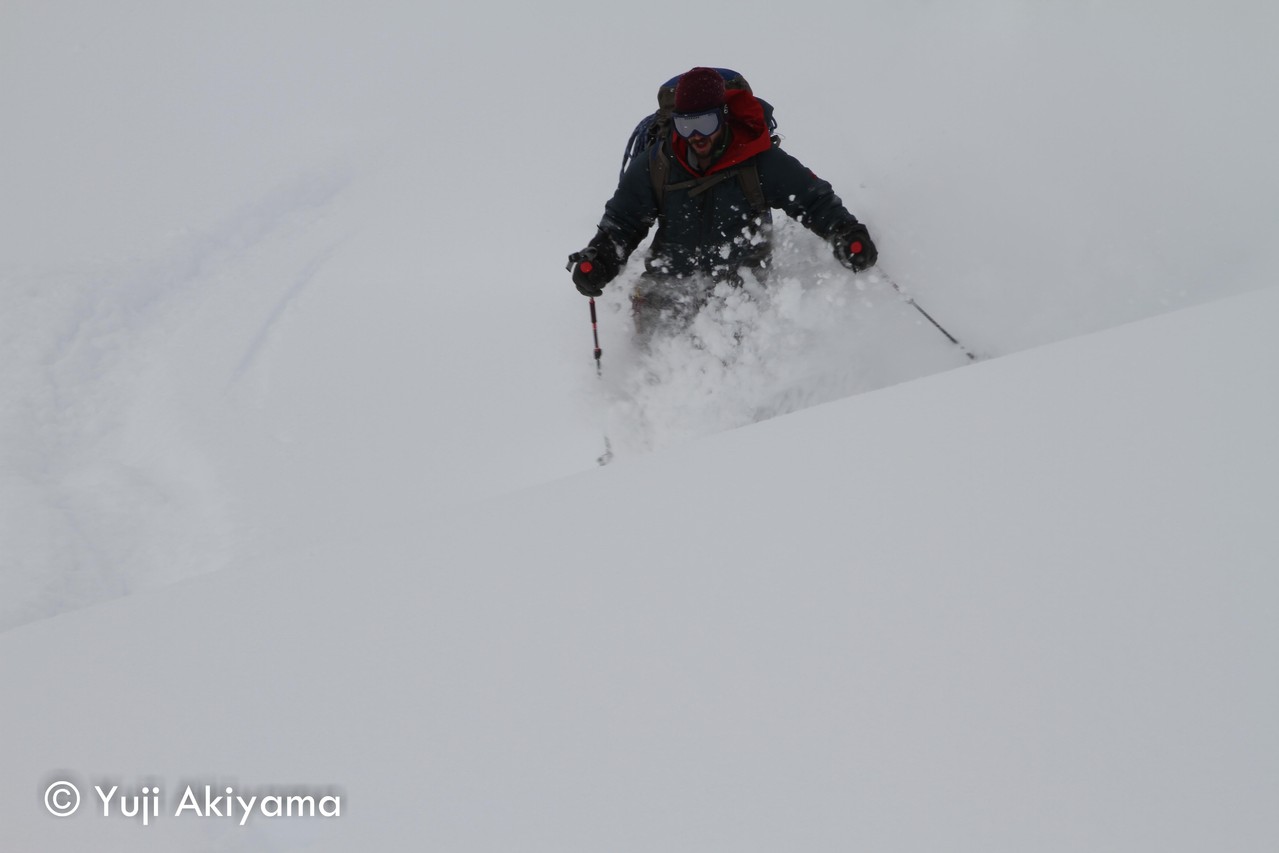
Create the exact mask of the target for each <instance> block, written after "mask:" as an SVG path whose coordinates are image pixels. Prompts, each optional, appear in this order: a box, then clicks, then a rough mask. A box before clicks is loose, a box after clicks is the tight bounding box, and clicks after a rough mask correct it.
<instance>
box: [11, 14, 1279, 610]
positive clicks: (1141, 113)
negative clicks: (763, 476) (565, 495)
mask: <svg viewBox="0 0 1279 853" xmlns="http://www.w3.org/2000/svg"><path fill="white" fill-rule="evenodd" d="M649 8H650V12H649V13H648V14H644V15H626V16H621V17H619V16H617V15H614V14H612V13H607V14H606V13H605V12H603V11H601V10H600V9H599V8H598V7H597V6H595V5H594V4H586V3H580V2H576V0H554V2H551V3H546V4H539V5H537V6H536V7H529V8H521V9H508V8H496V7H490V6H489V5H486V4H473V5H471V6H467V7H466V8H454V7H451V6H450V7H447V8H446V7H444V6H439V7H438V8H437V7H435V6H422V5H421V4H400V3H394V2H382V3H375V4H373V5H371V6H368V7H364V6H362V7H361V8H360V9H358V10H356V9H354V8H353V7H350V6H349V4H344V3H336V2H319V3H317V2H300V0H278V2H272V3H268V4H261V3H247V2H231V3H222V4H218V5H217V6H216V7H214V6H208V7H201V6H199V5H190V4H184V5H178V6H175V5H173V4H171V3H167V2H155V0H139V2H131V3H128V4H126V5H124V6H119V5H116V4H112V5H110V6H106V5H103V4H98V3H88V2H77V0H58V1H57V2H49V3H27V2H15V3H7V4H4V7H3V9H0V76H3V79H5V80H7V81H11V85H8V86H5V87H4V88H3V90H0V116H3V117H4V121H5V127H6V129H8V130H9V132H6V133H5V134H0V234H3V235H4V237H3V242H4V251H3V252H0V506H3V507H4V511H3V512H2V513H0V628H4V627H11V626H14V625H19V624H23V623H25V622H29V621H31V620H34V619H39V618H42V617H45V616H49V615H52V614H56V613H60V612H64V611H66V610H68V609H74V608H77V607H81V606H84V605H86V604H90V603H93V602H95V601H101V600H104V599H109V598H112V597H116V596H119V595H124V594H129V593H132V592H136V591H139V590H143V589H151V588H156V587H158V586H161V585H163V584H165V583H168V582H170V581H172V580H175V579H178V578H183V577H189V576H193V575H196V574H201V573H204V572H208V571H212V570H216V569H219V568H223V567H227V566H231V565H236V564H244V563H251V562H254V561H256V560H266V559H270V558H272V557H273V556H275V555H279V554H282V553H288V552H290V551H293V550H296V549H298V548H301V547H305V546H306V544H307V543H308V542H310V541H312V540H313V539H315V538H316V537H321V536H325V535H327V534H330V533H333V532H334V531H339V530H340V531H344V532H346V533H348V534H350V535H352V536H359V535H361V532H362V531H363V530H365V529H367V528H368V527H369V526H370V525H373V524H377V523H380V522H382V521H384V520H386V519H387V518H388V517H400V518H406V519H407V518H415V517H419V516H421V515H423V514H429V513H431V512H433V511H435V510H439V509H443V508H446V507H451V506H459V505H466V504H469V503H470V502H472V501H474V500H477V499H481V498H484V497H488V496H492V495H497V494H501V493H504V492H507V491H510V490H512V489H517V488H523V487H527V486H531V485H534V484H537V483H541V482H545V481H547V480H551V479H554V478H558V477H561V476H565V475H567V474H571V473H573V472H577V471H581V470H585V469H586V468H588V467H590V466H591V465H592V464H593V462H594V459H595V457H596V456H597V455H598V454H599V453H600V452H601V447H600V444H601V442H602V439H601V437H600V433H601V431H603V430H607V431H608V432H609V433H610V436H611V438H612V439H613V441H614V443H615V444H616V445H617V450H618V453H619V455H621V456H625V455H627V454H628V453H629V454H631V455H634V454H636V453H645V452H648V451H650V450H652V449H660V448H663V447H669V446H672V445H674V444H678V443H680V442H683V441H686V440H689V439H690V438H693V437H696V436H699V435H705V434H707V433H708V432H713V431H717V430H721V429H724V428H728V427H733V426H739V425H741V424H743V423H747V422H750V421H751V420H753V419H754V418H756V417H758V416H760V415H763V414H770V413H773V412H784V411H786V410H789V409H792V408H797V407H802V406H804V405H808V404H810V403H814V402H822V401H825V400H829V399H833V398H838V397H840V396H846V395H848V394H851V393H858V392H862V391H866V390H870V389H873V388H877V387H882V386H884V385H888V384H892V383H894V382H899V381H902V380H903V379H908V378H912V377H917V376H922V375H925V374H928V373H932V372H936V371H939V370H944V369H948V368H950V367H953V366H955V364H956V363H957V362H956V361H955V360H954V359H953V358H952V354H951V353H948V352H946V351H944V350H942V349H938V340H936V339H935V338H934V335H935V333H934V332H933V331H932V330H931V329H929V328H914V325H913V324H914V320H915V319H917V318H912V317H911V315H910V313H909V311H907V312H906V313H902V311H901V306H900V304H899V303H898V301H897V299H896V296H895V294H893V293H891V291H889V290H888V289H887V288H886V286H885V284H884V283H883V282H882V281H876V280H875V279H874V278H873V277H867V278H866V279H865V280H863V281H861V282H856V281H854V280H852V279H851V278H849V277H847V276H845V275H843V274H841V273H840V272H839V270H838V268H837V267H836V266H835V265H834V263H833V261H832V260H831V259H830V257H829V254H828V252H827V251H826V249H825V247H823V246H821V245H820V244H819V243H817V242H816V241H814V240H811V239H807V238H808V235H807V234H806V232H803V231H802V230H798V229H797V230H795V231H794V232H793V234H792V235H791V240H792V242H791V244H790V245H789V247H788V251H789V261H790V264H791V267H790V270H789V276H788V280H787V282H786V283H785V286H784V287H782V288H780V289H779V292H778V293H777V294H776V298H775V299H774V300H773V302H772V303H771V307H772V308H773V309H775V310H774V311H773V312H772V313H768V314H765V315H764V318H765V325H764V326H763V327H762V328H759V327H757V328H759V331H760V332H761V333H760V334H759V335H758V336H757V337H756V338H754V339H753V341H754V343H755V344H757V347H756V349H754V350H750V351H747V352H746V353H745V358H744V359H743V360H742V362H741V367H742V368H744V369H743V370H736V371H733V372H729V373H727V374H725V373H724V372H723V371H720V370H719V369H718V368H717V367H716V366H715V364H716V363H708V362H707V361H706V359H705V356H704V353H696V352H690V351H688V350H687V349H680V348H678V347H676V348H674V349H673V350H672V351H669V352H667V353H665V355H666V357H665V358H664V360H659V361H658V362H657V363H656V364H652V365H649V364H640V363H637V362H636V361H635V360H633V359H631V358H630V354H629V353H628V350H627V342H626V339H627V334H628V329H627V322H626V318H625V316H624V313H623V312H622V311H621V310H616V311H614V310H608V311H606V312H605V314H604V317H603V318H602V329H601V335H602V338H603V341H602V343H603V345H604V348H605V351H606V356H605V368H606V371H605V379H604V383H603V387H601V383H600V382H599V381H598V380H596V378H595V377H594V375H593V372H592V369H591V363H590V345H591V344H590V339H589V329H588V328H587V318H586V308H585V306H584V305H583V304H582V302H583V301H582V300H581V298H580V297H579V296H578V295H577V294H576V293H575V292H573V291H572V289H571V286H570V285H569V282H568V280H567V276H566V274H564V272H563V264H564V258H565V256H566V255H567V253H568V252H570V251H572V250H574V249H576V248H579V247H580V246H581V245H582V244H584V242H585V241H586V240H587V239H588V238H589V236H590V234H591V233H592V230H593V227H594V224H595V222H596V221H597V219H598V217H599V214H600V211H601V209H602V205H603V202H604V200H605V198H606V197H607V196H608V194H609V193H610V192H611V190H612V186H613V176H614V174H615V168H616V165H617V162H618V159H619V158H620V149H621V145H622V141H623V140H624V139H625V136H626V133H627V132H628V131H629V129H630V127H631V126H632V125H633V123H634V122H635V120H636V119H637V118H638V116H640V115H642V114H644V113H645V112H646V111H648V110H649V109H650V108H651V106H652V101H653V94H654V90H653V87H654V86H655V85H656V82H658V81H661V80H664V79H666V78H667V77H668V76H670V75H671V74H674V73H676V72H677V71H679V70H681V69H684V68H687V67H689V66H691V65H694V64H704V63H710V64H722V65H728V66H733V67H737V68H740V69H741V70H743V71H745V72H746V73H747V75H748V77H749V79H751V81H752V82H753V83H754V85H755V87H756V88H757V89H758V90H759V91H760V92H761V93H762V94H764V95H765V96H767V97H768V98H770V99H771V100H772V101H773V102H774V103H775V105H776V106H777V110H778V112H777V114H778V117H779V120H780V121H781V127H782V132H783V134H784V135H785V137H786V138H785V142H784V144H785V145H786V147H787V148H788V150H790V151H792V152H793V153H794V154H796V155H797V156H799V157H800V158H801V159H802V160H803V161H804V162H805V163H807V164H808V165H810V166H812V167H813V168H814V169H816V170H817V171H818V172H819V173H820V174H821V175H822V176H823V177H826V178H828V179H829V180H831V181H832V183H833V184H834V185H835V186H836V188H837V189H838V190H839V191H840V193H841V194H842V195H843V197H844V198H845V199H846V200H847V202H848V204H849V206H850V207H851V208H852V209H853V210H854V211H855V212H856V213H858V215H860V216H862V217H863V218H864V219H866V220H867V221H868V222H869V223H870V224H871V227H872V229H873V230H874V233H875V235H876V239H877V241H878V243H879V245H880V248H881V257H882V259H883V270H884V272H886V273H887V274H888V275H891V276H892V277H893V278H894V279H895V280H896V281H897V282H898V283H899V284H900V285H902V286H903V287H905V288H906V289H907V290H909V291H910V292H911V293H913V294H914V295H915V296H916V297H917V298H919V300H920V302H921V304H923V305H925V306H926V307H927V308H928V309H929V310H930V311H931V312H932V313H933V314H934V315H935V316H937V317H938V318H939V319H941V320H942V321H943V322H944V323H946V325H947V326H948V327H949V328H950V329H951V330H952V331H954V332H955V333H956V334H958V335H959V336H960V337H961V338H963V339H964V340H965V342H966V343H968V344H969V345H970V346H971V347H972V348H974V349H975V350H978V351H979V352H982V353H984V354H987V355H999V354H1002V353H1007V352H1013V351H1017V350H1021V349H1025V348H1027V347H1031V346H1036V345H1041V344H1043V343H1047V342H1050V341H1055V340H1061V339H1064V338H1068V337H1071V336H1074V335H1078V334H1082V333H1086V332H1089V331H1093V330H1097V329H1101V328H1106V327H1108V326H1112V325H1115V324H1117V323H1122V322H1127V321H1131V320H1135V319H1138V318H1141V317H1147V316H1151V315H1153V314H1156V313H1161V312H1163V311H1166V310H1169V309H1171V308H1176V307H1179V306H1184V305H1191V304H1196V303H1199V302H1203V301H1207V300H1211V299H1215V298H1219V297H1222V296H1226V295H1230V294H1233V293H1239V292H1242V291H1243V290H1246V289H1249V288H1252V287H1256V286H1258V285H1259V284H1265V283H1267V282H1268V281H1269V278H1268V275H1267V271H1268V270H1271V269H1273V268H1274V258H1273V248H1272V247H1273V241H1272V240H1271V239H1270V235H1271V234H1273V233H1274V231H1275V228H1276V227H1277V226H1279V209H1277V208H1276V206H1275V204H1274V199H1275V198H1276V197H1279V168H1277V167H1276V165H1275V158H1274V157H1273V151H1274V150H1276V148H1279V138H1276V128H1277V127H1279V122H1276V120H1275V118H1274V115H1273V111H1270V110H1265V109H1262V108H1260V105H1261V104H1265V103H1268V102H1269V100H1270V98H1271V89H1272V81H1273V80H1274V79H1275V77H1276V71H1277V69H1276V67H1275V65H1276V61H1275V59H1274V56H1275V54H1274V51H1273V50H1272V49H1271V48H1272V45H1273V44H1274V42H1275V39H1276V37H1277V36H1279V27H1277V26H1276V23H1277V18H1279V13H1276V12H1275V11H1274V10H1272V9H1269V8H1263V7H1261V6H1259V5H1258V4H1255V3H1245V2H1238V3H1224V4H1218V5H1216V6H1214V7H1212V8H1211V9H1208V8H1206V7H1201V6H1200V5H1199V4H1190V3H1157V4H1156V3H1142V2H1137V3H1129V4H1124V5H1122V6H1120V7H1115V6H1113V5H1110V4H1087V5H1083V6H1080V5H1079V4H1070V5H1064V4H1062V5H1057V4H1040V5H1033V6H1032V5H1027V4H1019V3H1013V2H994V0H991V2H982V3H976V4H965V5H964V6H963V7H962V8H960V7H957V8H954V9H951V8H948V7H939V6H938V5H937V4H934V3H925V2H916V3H909V2H908V3H893V4H888V3H865V4H855V5H849V6H841V7H839V8H838V9H836V10H831V9H830V8H829V6H828V5H827V4H820V3H810V2H799V3H791V4H787V5H786V7H785V9H782V8H781V7H778V6H777V5H775V4H763V5H757V6H751V7H749V8H742V9H740V10H739V14H736V15H733V16H725V15H723V14H722V13H721V12H720V11H719V10H717V9H714V8H709V7H708V8H698V9H689V8H688V6H687V4H675V3H666V2H664V0H663V2H659V3H657V4H650V7H649ZM619 14H620V13H619ZM675 18H678V19H679V20H680V21H681V22H682V24H681V26H680V27H679V28H678V29H679V33H678V34H675V33H672V32H671V27H670V26H669V24H668V21H669V20H673V19H675ZM495 19H497V20H501V21H502V26H501V27H495V26H493V23H492V22H493V21H494V20H495ZM622 26H625V27H626V29H627V30H628V33H629V35H630V37H631V39H632V40H633V42H634V43H635V44H645V45H648V47H646V48H645V49H644V50H636V51H629V50H620V51H619V50H618V44H617V31H618V28H619V27H622ZM712 34H713V44H708V36H712ZM765 45H766V49H765V48H764V46H765ZM587 69H589V70H591V71H593V72H594V73H585V71H584V70H587ZM634 274H635V270H634V269H632V270H631V271H630V275H631V276H633V275H634ZM624 287H625V281H623V282H622V283H621V284H619V286H617V287H614V288H613V289H612V290H611V292H610V293H609V299H610V300H611V303H610V306H609V307H610V308H611V309H620V306H621V304H622V302H623V298H624V293H623V292H622V291H623V290H624ZM720 319H722V318H720ZM773 319H777V320H778V322H776V323H771V320H773ZM770 323H771V324H770ZM761 368H762V370H763V372H762V373H761V372H760V370H761ZM704 369H705V370H704ZM650 374H654V375H656V376H658V377H660V378H662V380H663V382H662V383H661V384H659V385H658V386H651V385H648V384H645V383H644V379H646V378H647V377H648V376H649V375H650ZM601 399H603V400H605V401H606V404H607V405H606V410H605V411H604V412H602V413H601V411H600V401H601ZM690 400H696V401H699V402H698V403H697V404H692V403H690Z"/></svg>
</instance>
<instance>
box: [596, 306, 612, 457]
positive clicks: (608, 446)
mask: <svg viewBox="0 0 1279 853" xmlns="http://www.w3.org/2000/svg"><path fill="white" fill-rule="evenodd" d="M591 334H592V335H593V336H594V337H595V375H596V376H598V377H599V378H600V380H601V381H603V379H604V368H603V367H602V366H601V363H600V356H601V355H603V354H604V350H602V349H600V323H599V319H598V318H597V317H596V316H595V297H594V296H592V297H591ZM612 461H613V442H611V441H609V440H608V430H607V429H605V430H604V453H603V454H602V455H601V456H600V457H599V458H598V459H596V460H595V462H596V463H597V464H599V465H601V466H603V465H607V464H608V463H610V462H612Z"/></svg>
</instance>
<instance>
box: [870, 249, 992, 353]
mask: <svg viewBox="0 0 1279 853" xmlns="http://www.w3.org/2000/svg"><path fill="white" fill-rule="evenodd" d="M879 274H880V275H882V276H883V277H884V281H886V282H888V283H889V284H891V285H892V286H893V290H895V291H897V293H898V294H899V295H900V296H901V298H902V299H904V300H906V304H907V305H910V306H911V307H912V308H914V309H915V310H916V311H918V312H919V313H920V314H923V315H924V319H925V320H927V321H928V322H930V323H932V324H933V325H934V326H936V327H937V331H939V332H941V333H942V334H943V335H945V336H946V340H948V341H950V342H951V343H952V344H954V345H955V346H957V347H959V351H960V352H962V353H963V354H964V355H966V356H968V360H969V361H976V360H977V356H975V355H973V353H972V351H971V350H969V349H968V347H966V346H964V345H963V344H961V343H960V342H959V339H958V338H956V337H955V336H954V335H952V334H951V333H950V332H948V331H946V327H945V326H943V325H942V324H941V323H938V322H937V321H936V320H934V319H933V315H931V314H929V313H928V312H927V311H925V310H924V307H923V306H922V305H920V304H919V303H918V302H916V301H915V300H914V299H913V298H912V297H911V296H910V295H909V294H907V293H906V291H904V290H902V289H901V287H899V286H898V284H897V282H895V281H893V279H892V277H891V276H889V275H888V274H887V273H885V272H884V271H883V270H880V271H879Z"/></svg>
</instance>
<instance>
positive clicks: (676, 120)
mask: <svg viewBox="0 0 1279 853" xmlns="http://www.w3.org/2000/svg"><path fill="white" fill-rule="evenodd" d="M723 116H724V108H723V107H716V108H715V109H713V110H711V111H710V112H705V113H690V114H688V115H682V114H680V113H675V114H674V115H673V116H671V121H672V123H673V124H674V125H675V132H676V133H678V134H679V135H680V136H682V137H684V138H685V139H688V138H689V137H691V136H693V135H695V134H700V135H701V136H711V135H712V134H714V133H715V131H717V130H719V124H720V121H721V120H722V119H723Z"/></svg>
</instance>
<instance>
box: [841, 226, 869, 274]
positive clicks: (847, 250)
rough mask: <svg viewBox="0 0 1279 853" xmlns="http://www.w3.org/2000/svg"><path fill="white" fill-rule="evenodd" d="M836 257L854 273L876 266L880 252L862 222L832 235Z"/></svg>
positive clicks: (845, 227)
mask: <svg viewBox="0 0 1279 853" xmlns="http://www.w3.org/2000/svg"><path fill="white" fill-rule="evenodd" d="M831 242H832V243H833V245H834V248H835V257H836V258H838V259H839V262H840V263H841V264H843V265H844V266H846V267H848V268H849V269H850V270H852V271H853V272H861V271H862V270H868V269H870V268H871V267H873V266H875V261H877V260H879V251H878V250H876V248H875V244H874V243H873V242H872V241H871V239H870V232H869V231H867V230H866V226H865V225H862V224H861V223H860V222H853V223H851V224H849V225H845V226H844V227H843V228H841V229H840V230H839V231H836V232H835V233H834V234H833V235H831Z"/></svg>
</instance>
